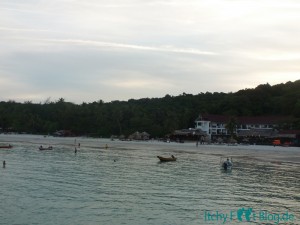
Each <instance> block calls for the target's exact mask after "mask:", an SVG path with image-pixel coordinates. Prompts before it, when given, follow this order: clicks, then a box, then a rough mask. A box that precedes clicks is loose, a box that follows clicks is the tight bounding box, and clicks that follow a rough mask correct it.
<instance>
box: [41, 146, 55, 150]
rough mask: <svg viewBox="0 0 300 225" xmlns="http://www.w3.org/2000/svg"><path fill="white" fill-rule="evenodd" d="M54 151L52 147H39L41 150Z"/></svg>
mask: <svg viewBox="0 0 300 225" xmlns="http://www.w3.org/2000/svg"><path fill="white" fill-rule="evenodd" d="M52 149H53V147H52V146H49V147H46V148H45V147H43V146H40V147H39V150H52Z"/></svg>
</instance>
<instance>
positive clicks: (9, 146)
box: [0, 145, 13, 148]
mask: <svg viewBox="0 0 300 225" xmlns="http://www.w3.org/2000/svg"><path fill="white" fill-rule="evenodd" d="M12 147H13V146H12V145H0V148H12Z"/></svg>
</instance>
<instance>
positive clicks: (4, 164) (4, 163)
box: [3, 160, 6, 168]
mask: <svg viewBox="0 0 300 225" xmlns="http://www.w3.org/2000/svg"><path fill="white" fill-rule="evenodd" d="M5 166H6V162H5V160H4V161H3V168H5Z"/></svg>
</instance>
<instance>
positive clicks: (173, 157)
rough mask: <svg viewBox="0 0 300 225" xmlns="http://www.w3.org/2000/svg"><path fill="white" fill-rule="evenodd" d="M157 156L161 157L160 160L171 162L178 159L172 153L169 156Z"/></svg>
mask: <svg viewBox="0 0 300 225" xmlns="http://www.w3.org/2000/svg"><path fill="white" fill-rule="evenodd" d="M157 158H159V160H160V161H161V162H171V161H176V159H177V158H175V156H174V155H172V156H171V157H168V158H166V157H162V156H157Z"/></svg>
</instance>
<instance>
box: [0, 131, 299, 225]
mask: <svg viewBox="0 0 300 225" xmlns="http://www.w3.org/2000/svg"><path fill="white" fill-rule="evenodd" d="M41 142H43V143H51V145H53V146H54V150H52V151H38V150H37V146H39V145H40V143H41ZM14 143H15V144H14V146H16V147H15V148H13V149H12V150H11V151H9V152H0V159H1V160H6V161H7V162H8V165H9V166H7V168H5V171H4V170H3V169H2V171H1V173H0V180H1V183H0V187H1V188H0V206H1V209H3V210H1V211H0V218H1V219H2V222H3V224H24V223H25V224H91V225H93V224H130V225H135V224H207V223H206V222H205V221H204V212H205V211H216V210H219V211H220V212H228V211H231V210H235V211H236V210H238V209H239V208H242V207H244V208H250V207H251V208H253V209H254V210H256V211H259V210H263V209H264V210H268V211H269V212H282V213H284V212H285V211H288V212H290V213H293V214H295V215H296V217H297V218H299V217H300V213H299V199H300V198H299V193H300V184H299V180H300V171H299V165H297V164H286V163H282V164H275V163H269V162H268V163H266V162H261V161H257V160H254V159H253V158H250V157H248V158H246V157H235V159H234V160H235V161H234V168H233V169H232V171H227V172H224V171H223V170H221V169H220V164H219V161H220V156H221V155H228V150H226V149H224V150H222V149H221V150H220V149H218V150H217V149H211V148H204V147H202V148H201V149H197V151H195V150H194V149H193V148H192V147H189V146H185V145H166V144H163V143H122V142H114V143H110V144H109V148H108V149H105V148H103V146H105V144H106V142H104V141H102V142H101V140H94V139H91V140H89V139H84V140H80V143H81V147H80V149H78V152H77V153H76V155H75V154H74V146H73V144H72V143H74V140H71V139H55V138H52V139H50V141H49V140H47V141H46V140H44V139H41V140H40V139H39V138H38V137H35V138H32V139H30V138H27V139H26V140H24V139H23V140H22V141H19V140H15V142H14ZM101 146H102V147H101ZM172 154H174V155H175V156H176V157H177V161H176V162H167V163H159V160H158V159H157V158H156V156H157V155H172ZM28 206H30V207H28ZM16 215H18V216H17V217H16ZM299 222H300V221H299V220H298V221H296V222H295V224H297V223H299ZM210 224H214V223H210ZM228 224H229V223H228ZM230 224H241V223H240V221H237V219H236V218H235V220H232V221H231V222H230ZM249 224H261V223H259V222H257V221H251V222H249ZM271 224H272V223H271ZM273 224H274V223H273ZM290 224H293V223H290Z"/></svg>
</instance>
